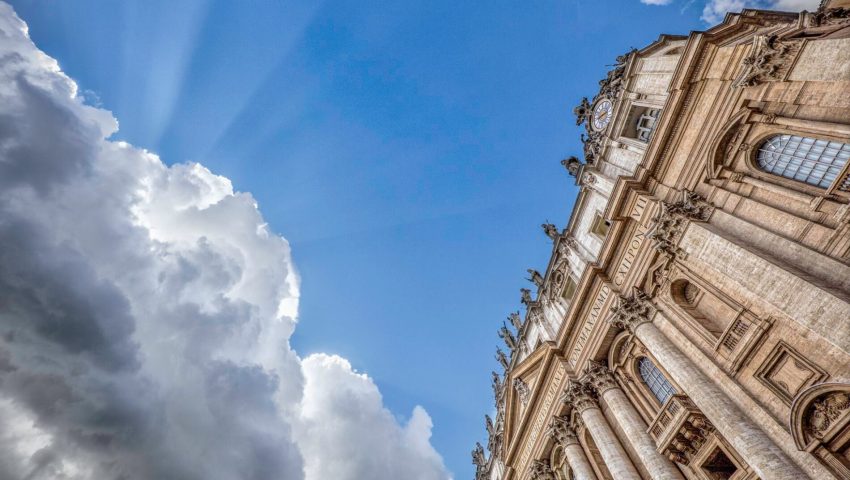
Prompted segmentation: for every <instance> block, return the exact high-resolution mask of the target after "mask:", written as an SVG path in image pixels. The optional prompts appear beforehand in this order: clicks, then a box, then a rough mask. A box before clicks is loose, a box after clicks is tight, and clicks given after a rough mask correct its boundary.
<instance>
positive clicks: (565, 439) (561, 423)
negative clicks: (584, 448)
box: [549, 415, 579, 448]
mask: <svg viewBox="0 0 850 480" xmlns="http://www.w3.org/2000/svg"><path fill="white" fill-rule="evenodd" d="M549 432H550V434H551V435H552V438H554V439H555V441H556V442H558V444H559V445H560V446H562V447H564V448H566V447H568V446H569V445H578V443H579V442H578V436H577V435H576V431H575V430H574V429H573V426H572V425H571V424H570V419H569V417H567V416H566V415H562V416H560V417H555V418H553V419H552V422H551V423H550V424H549Z"/></svg>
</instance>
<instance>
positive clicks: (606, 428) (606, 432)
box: [564, 382, 641, 480]
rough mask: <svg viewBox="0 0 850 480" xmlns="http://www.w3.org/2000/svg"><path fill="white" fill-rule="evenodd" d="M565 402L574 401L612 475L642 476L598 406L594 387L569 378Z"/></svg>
mask: <svg viewBox="0 0 850 480" xmlns="http://www.w3.org/2000/svg"><path fill="white" fill-rule="evenodd" d="M564 403H567V404H571V405H572V406H573V408H575V409H576V410H577V411H578V412H579V415H580V416H581V420H582V422H584V426H585V427H586V428H587V430H588V431H589V432H590V436H591V437H593V441H594V443H596V447H597V448H599V453H600V454H601V455H602V459H603V460H604V461H605V465H606V466H607V467H608V471H609V472H611V475H612V476H613V477H614V478H616V479H617V480H630V479H634V480H640V478H641V477H640V474H639V473H638V471H637V469H635V466H634V465H633V464H632V461H631V459H630V458H629V455H628V454H627V453H626V450H625V449H624V448H623V446H622V445H621V444H620V440H618V439H617V435H616V434H615V433H614V430H612V429H611V426H610V425H608V421H607V420H605V415H603V414H602V410H600V409H599V404H598V403H596V397H595V396H594V393H593V390H592V389H591V388H590V387H589V386H588V385H585V384H583V383H578V382H570V384H569V386H568V387H567V391H566V393H565V394H564Z"/></svg>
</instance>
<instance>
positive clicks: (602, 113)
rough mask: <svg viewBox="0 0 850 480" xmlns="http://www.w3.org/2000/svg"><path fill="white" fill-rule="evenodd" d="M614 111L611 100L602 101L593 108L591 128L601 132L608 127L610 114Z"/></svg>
mask: <svg viewBox="0 0 850 480" xmlns="http://www.w3.org/2000/svg"><path fill="white" fill-rule="evenodd" d="M613 110H614V105H612V104H611V100H602V101H601V102H599V103H597V104H596V106H595V107H593V128H595V129H596V130H602V129H603V128H605V127H607V126H608V123H609V122H610V121H611V114H612V112H613Z"/></svg>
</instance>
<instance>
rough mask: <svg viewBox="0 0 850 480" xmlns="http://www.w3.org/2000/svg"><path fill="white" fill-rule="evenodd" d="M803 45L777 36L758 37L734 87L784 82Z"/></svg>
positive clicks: (742, 64)
mask: <svg viewBox="0 0 850 480" xmlns="http://www.w3.org/2000/svg"><path fill="white" fill-rule="evenodd" d="M801 45H802V41H800V40H780V39H779V37H778V36H777V35H756V36H755V37H754V38H753V46H752V49H751V51H750V54H749V55H748V56H747V57H746V58H744V60H743V61H742V62H741V67H742V68H741V73H740V74H739V75H738V78H737V79H736V80H735V82H734V83H733V84H732V86H733V87H753V86H756V85H761V84H762V83H764V82H775V81H781V80H783V79H784V78H785V75H786V74H787V73H788V71H789V69H790V66H791V60H792V59H793V58H794V56H795V55H796V54H797V52H798V51H799V50H800V46H801Z"/></svg>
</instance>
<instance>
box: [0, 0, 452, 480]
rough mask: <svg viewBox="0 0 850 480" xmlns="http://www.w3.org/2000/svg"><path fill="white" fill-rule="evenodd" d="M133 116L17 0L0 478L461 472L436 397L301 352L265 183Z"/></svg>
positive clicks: (282, 246)
mask: <svg viewBox="0 0 850 480" xmlns="http://www.w3.org/2000/svg"><path fill="white" fill-rule="evenodd" d="M116 129H117V122H116V121H115V119H113V117H112V115H111V114H110V113H109V112H107V111H104V110H101V109H98V108H94V107H90V106H87V105H86V104H85V103H84V100H83V99H82V98H81V97H78V96H77V87H76V84H75V83H74V82H73V81H72V80H71V79H69V78H68V77H67V76H65V75H64V74H63V73H62V72H61V70H60V69H59V66H58V64H57V63H56V62H55V61H54V60H53V59H51V58H50V57H48V56H47V55H45V54H44V53H42V52H41V51H39V50H38V49H37V48H36V47H35V45H33V43H32V42H31V40H30V39H29V38H28V36H27V34H26V25H25V24H24V23H23V22H22V21H21V20H20V19H18V18H17V16H16V15H15V14H14V12H13V10H12V8H11V7H10V6H8V5H7V4H5V3H2V2H0V478H4V479H6V478H9V479H11V480H17V479H22V478H28V479H33V480H39V479H74V480H89V479H92V480H93V479H104V478H126V479H150V478H169V479H187V480H188V479H205V480H218V479H221V480H224V479H228V480H230V479H269V478H280V479H287V480H288V479H302V478H306V479H307V480H324V479H326V478H340V479H347V478H351V479H355V478H357V479H361V478H369V479H374V480H382V479H396V478H412V479H444V478H448V473H447V472H446V470H445V467H444V466H443V464H442V460H441V459H440V457H439V455H438V454H437V453H436V451H435V450H434V449H433V447H432V446H431V444H430V434H431V421H430V418H429V417H428V415H427V413H425V411H424V410H422V409H421V408H419V407H417V408H416V409H414V411H413V413H412V416H411V418H410V420H408V421H407V422H406V424H404V425H401V424H399V423H398V422H397V421H396V420H395V418H394V417H393V415H392V414H391V413H390V412H389V411H388V410H387V409H386V408H385V407H384V406H383V402H382V399H381V396H380V393H379V392H378V389H377V387H376V386H375V384H374V383H373V382H372V381H371V380H370V379H369V378H368V377H366V376H365V375H360V374H356V373H355V372H353V371H352V369H351V367H350V365H349V364H348V362H347V361H345V360H344V359H341V358H339V357H330V356H325V355H316V356H311V357H308V358H307V359H305V360H304V361H303V362H302V360H301V359H300V358H298V356H297V355H296V354H295V352H294V351H292V349H291V348H290V346H289V337H290V336H291V334H292V332H293V330H294V328H295V325H296V318H295V315H296V313H297V305H298V296H299V288H298V275H297V272H296V270H295V267H294V265H293V263H292V260H291V256H290V250H289V245H288V243H287V242H286V240H285V239H283V238H282V237H279V236H277V235H274V234H272V233H271V232H269V230H268V227H267V225H266V223H265V221H264V220H263V218H262V216H261V214H260V213H259V211H258V209H257V205H256V202H255V201H254V199H253V198H252V197H251V195H250V194H247V193H240V192H235V191H234V190H233V187H232V185H231V183H230V181H229V180H228V179H226V178H224V177H221V176H217V175H215V174H213V173H211V172H210V171H209V170H207V169H206V168H204V167H203V166H201V165H198V164H181V165H175V166H172V167H168V166H166V165H165V164H163V163H162V162H161V161H160V159H159V158H158V157H157V156H156V155H154V154H152V153H150V152H146V151H144V150H141V149H137V148H135V147H133V146H131V145H128V144H126V143H123V142H113V141H109V140H106V138H108V137H109V136H110V135H111V134H112V133H114V132H115V131H116ZM305 472H306V473H305ZM327 472H333V475H334V476H329V475H328V473H327Z"/></svg>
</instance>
